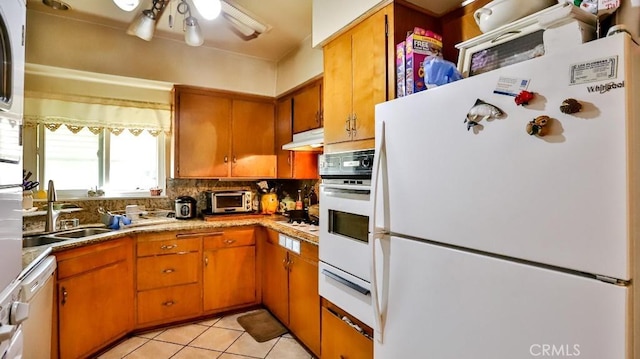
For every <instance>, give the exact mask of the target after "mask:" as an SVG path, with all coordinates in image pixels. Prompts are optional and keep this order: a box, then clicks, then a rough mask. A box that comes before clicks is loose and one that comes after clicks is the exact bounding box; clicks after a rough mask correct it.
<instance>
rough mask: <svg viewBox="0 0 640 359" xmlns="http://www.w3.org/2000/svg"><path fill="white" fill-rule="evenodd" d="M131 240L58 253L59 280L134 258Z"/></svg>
mask: <svg viewBox="0 0 640 359" xmlns="http://www.w3.org/2000/svg"><path fill="white" fill-rule="evenodd" d="M132 249H133V248H132V246H131V238H129V237H126V238H122V239H117V240H114V241H109V242H104V243H100V244H94V245H89V246H86V247H81V248H79V249H70V250H68V251H64V252H62V253H56V257H57V259H58V279H64V278H67V277H71V276H74V275H77V274H81V273H84V272H88V271H90V270H93V269H96V268H100V267H104V266H107V265H110V264H113V263H117V262H120V261H125V260H127V259H128V258H131V256H132V252H133V251H132Z"/></svg>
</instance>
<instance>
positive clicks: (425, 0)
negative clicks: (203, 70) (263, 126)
mask: <svg viewBox="0 0 640 359" xmlns="http://www.w3.org/2000/svg"><path fill="white" fill-rule="evenodd" d="M226 1H227V2H229V3H231V4H234V5H238V6H239V7H240V8H241V9H243V10H246V12H247V13H249V14H250V15H252V16H253V17H254V18H255V19H257V20H260V21H261V22H263V23H265V24H267V25H269V26H270V27H271V28H270V30H269V31H267V32H266V33H264V34H262V35H260V36H259V37H258V38H255V39H252V40H249V41H244V40H243V39H241V38H240V37H238V36H237V35H236V34H235V33H234V32H233V31H232V30H231V28H230V25H229V24H228V23H227V21H226V20H224V19H223V18H222V17H221V16H219V17H218V18H216V19H215V20H212V21H205V20H204V19H202V17H201V16H199V14H198V13H197V11H196V10H195V9H193V7H192V13H193V14H194V16H196V17H197V18H198V19H199V20H198V22H199V24H200V26H201V28H202V30H203V33H204V36H205V44H204V46H208V47H213V48H217V49H221V50H225V51H231V52H235V53H240V54H244V55H248V56H254V57H258V58H263V59H268V60H272V61H277V60H279V59H281V58H282V57H283V56H284V55H286V54H287V53H288V52H290V51H292V50H293V49H295V48H296V47H297V46H299V45H300V43H302V42H303V41H304V40H305V38H307V37H308V36H311V8H312V7H311V2H312V0H268V1H265V0H226ZM409 1H410V2H412V3H414V4H416V5H418V6H420V7H422V8H424V9H426V10H428V11H430V12H431V13H433V14H434V15H437V16H438V15H442V14H444V13H446V12H448V11H450V10H452V9H455V8H456V7H458V6H460V3H461V0H437V1H434V0H409ZM64 2H65V3H66V4H68V5H69V6H70V7H71V9H70V10H68V11H60V10H53V9H51V8H49V7H47V6H45V5H44V4H43V3H42V0H28V1H27V7H28V9H29V10H31V11H40V12H46V13H51V14H55V15H57V16H63V17H69V18H74V19H77V20H82V21H88V22H93V23H98V24H102V25H106V26H112V27H115V28H120V29H122V31H123V32H125V31H126V29H127V27H128V24H129V23H130V22H131V21H132V20H133V19H134V18H135V17H136V15H137V14H138V13H139V12H140V11H142V10H143V9H148V8H150V7H151V0H143V1H141V5H140V6H138V8H137V9H135V10H134V11H132V12H125V11H122V10H120V9H119V8H118V7H117V6H116V5H115V4H114V3H113V1H111V0H64ZM177 3H178V1H177V0H176V1H172V2H171V5H170V6H169V7H168V8H167V9H166V10H165V11H164V13H163V14H162V16H161V17H160V19H159V20H158V26H157V28H156V33H155V37H164V38H172V39H176V40H179V41H183V39H184V35H183V32H182V20H183V16H182V15H180V14H178V13H177V11H176V5H177ZM189 3H190V4H192V3H191V2H189ZM169 15H172V16H173V19H174V26H173V28H169V20H168V19H169ZM140 41H144V40H140ZM151 41H153V40H151ZM185 46H187V45H185Z"/></svg>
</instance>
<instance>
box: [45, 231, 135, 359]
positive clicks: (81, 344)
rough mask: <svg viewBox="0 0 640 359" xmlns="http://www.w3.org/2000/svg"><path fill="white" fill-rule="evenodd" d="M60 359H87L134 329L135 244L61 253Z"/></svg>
mask: <svg viewBox="0 0 640 359" xmlns="http://www.w3.org/2000/svg"><path fill="white" fill-rule="evenodd" d="M56 257H57V260H58V271H57V279H58V281H57V294H56V299H57V312H58V338H59V339H58V340H59V357H60V358H65V359H66V358H70V359H73V358H84V357H87V356H89V355H90V354H92V353H94V352H96V351H97V350H100V349H101V348H103V347H104V346H106V345H108V344H109V343H112V342H114V341H115V340H117V339H119V338H121V337H123V336H124V335H126V334H127V333H128V332H130V331H131V330H132V329H133V302H134V292H133V241H132V239H131V238H129V237H126V238H122V239H118V240H114V241H110V242H105V243H100V244H95V245H89V246H86V247H81V248H78V249H71V250H67V251H64V252H60V253H56Z"/></svg>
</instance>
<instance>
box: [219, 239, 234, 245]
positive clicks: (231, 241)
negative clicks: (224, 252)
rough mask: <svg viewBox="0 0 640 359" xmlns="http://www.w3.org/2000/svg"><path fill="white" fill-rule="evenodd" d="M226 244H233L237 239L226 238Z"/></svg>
mask: <svg viewBox="0 0 640 359" xmlns="http://www.w3.org/2000/svg"><path fill="white" fill-rule="evenodd" d="M222 242H223V243H224V244H226V245H231V244H234V243H235V242H236V240H235V239H225V240H224V241H222Z"/></svg>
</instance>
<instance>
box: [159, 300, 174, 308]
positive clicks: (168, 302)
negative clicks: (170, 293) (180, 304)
mask: <svg viewBox="0 0 640 359" xmlns="http://www.w3.org/2000/svg"><path fill="white" fill-rule="evenodd" d="M174 304H176V302H174V301H172V300H168V301H166V302H164V303H162V305H164V306H165V307H170V306H172V305H174Z"/></svg>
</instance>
